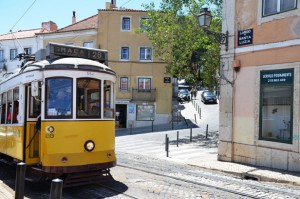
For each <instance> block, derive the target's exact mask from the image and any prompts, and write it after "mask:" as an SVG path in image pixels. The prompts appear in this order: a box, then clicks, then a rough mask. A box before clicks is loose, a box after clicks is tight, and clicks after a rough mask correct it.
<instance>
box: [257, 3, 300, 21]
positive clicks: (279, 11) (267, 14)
mask: <svg viewBox="0 0 300 199" xmlns="http://www.w3.org/2000/svg"><path fill="white" fill-rule="evenodd" d="M273 1H274V0H273ZM275 1H277V8H276V11H275V12H273V13H265V5H266V4H267V3H270V2H271V0H263V7H262V16H263V17H266V16H270V15H275V14H278V13H282V12H286V11H289V10H294V9H296V8H297V0H293V1H294V6H293V8H289V9H286V10H283V9H282V8H281V2H283V3H286V2H287V1H286V0H275Z"/></svg>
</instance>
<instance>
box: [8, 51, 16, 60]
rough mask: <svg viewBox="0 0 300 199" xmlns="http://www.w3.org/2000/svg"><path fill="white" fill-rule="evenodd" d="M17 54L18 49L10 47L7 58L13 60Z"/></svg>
mask: <svg viewBox="0 0 300 199" xmlns="http://www.w3.org/2000/svg"><path fill="white" fill-rule="evenodd" d="M17 55H18V49H17V48H12V49H10V50H9V60H11V61H13V60H14V59H15V58H16V57H17Z"/></svg>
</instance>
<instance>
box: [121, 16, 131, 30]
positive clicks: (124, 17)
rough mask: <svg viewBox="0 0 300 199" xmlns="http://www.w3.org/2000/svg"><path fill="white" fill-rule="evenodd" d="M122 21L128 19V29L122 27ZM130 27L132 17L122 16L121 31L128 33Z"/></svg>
mask: <svg viewBox="0 0 300 199" xmlns="http://www.w3.org/2000/svg"><path fill="white" fill-rule="evenodd" d="M124 19H129V27H128V28H127V27H124V26H123V22H124ZM131 27H132V17H131V16H122V17H121V31H123V32H130V31H131Z"/></svg>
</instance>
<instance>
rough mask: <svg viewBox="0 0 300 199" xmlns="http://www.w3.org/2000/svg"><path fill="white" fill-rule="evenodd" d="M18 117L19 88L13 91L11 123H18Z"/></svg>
mask: <svg viewBox="0 0 300 199" xmlns="http://www.w3.org/2000/svg"><path fill="white" fill-rule="evenodd" d="M18 115H19V88H15V89H14V90H13V114H12V123H14V124H15V123H18Z"/></svg>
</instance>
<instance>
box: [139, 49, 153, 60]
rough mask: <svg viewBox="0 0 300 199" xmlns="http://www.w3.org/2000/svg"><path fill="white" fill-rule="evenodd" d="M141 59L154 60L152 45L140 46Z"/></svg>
mask: <svg viewBox="0 0 300 199" xmlns="http://www.w3.org/2000/svg"><path fill="white" fill-rule="evenodd" d="M140 60H141V61H151V60H152V48H151V47H140Z"/></svg>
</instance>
